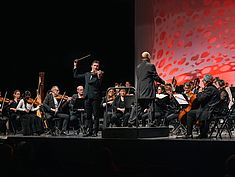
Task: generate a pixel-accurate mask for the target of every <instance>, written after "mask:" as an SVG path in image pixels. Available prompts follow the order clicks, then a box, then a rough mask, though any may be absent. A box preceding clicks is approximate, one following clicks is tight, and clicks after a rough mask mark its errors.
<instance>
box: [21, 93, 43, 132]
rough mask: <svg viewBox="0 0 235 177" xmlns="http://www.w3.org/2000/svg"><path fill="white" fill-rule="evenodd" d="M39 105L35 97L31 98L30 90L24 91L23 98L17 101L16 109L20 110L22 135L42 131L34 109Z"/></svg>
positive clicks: (39, 119) (40, 121) (40, 122)
mask: <svg viewBox="0 0 235 177" xmlns="http://www.w3.org/2000/svg"><path fill="white" fill-rule="evenodd" d="M38 109H40V105H39V104H38V103H37V101H36V100H35V99H32V98H31V92H30V91H25V92H24V96H23V98H22V99H21V100H20V102H19V103H18V105H17V107H16V110H17V111H20V114H21V124H22V129H23V135H24V136H25V135H40V134H41V133H43V125H42V120H41V118H40V117H38V116H37V115H36V111H37V110H38Z"/></svg>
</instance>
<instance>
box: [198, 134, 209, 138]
mask: <svg viewBox="0 0 235 177" xmlns="http://www.w3.org/2000/svg"><path fill="white" fill-rule="evenodd" d="M204 138H208V135H207V134H200V135H198V136H197V137H196V139H204Z"/></svg>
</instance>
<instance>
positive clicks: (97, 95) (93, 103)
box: [73, 68, 102, 136]
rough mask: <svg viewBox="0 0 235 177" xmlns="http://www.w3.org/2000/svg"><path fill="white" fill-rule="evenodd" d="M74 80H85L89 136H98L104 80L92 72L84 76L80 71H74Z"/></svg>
mask: <svg viewBox="0 0 235 177" xmlns="http://www.w3.org/2000/svg"><path fill="white" fill-rule="evenodd" d="M73 75H74V78H77V79H83V80H84V81H85V90H84V96H85V111H86V115H87V124H88V134H87V135H88V136H91V135H95V136H97V133H98V130H99V116H100V105H101V101H102V79H100V78H98V76H97V75H96V74H95V75H93V74H92V73H91V72H86V73H84V74H79V73H78V69H77V68H75V69H74V70H73ZM92 115H93V116H94V125H95V127H94V131H93V120H92Z"/></svg>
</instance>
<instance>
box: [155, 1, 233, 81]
mask: <svg viewBox="0 0 235 177" xmlns="http://www.w3.org/2000/svg"><path fill="white" fill-rule="evenodd" d="M234 9H235V0H223V1H222V0H198V1H196V0H187V1H179V0H170V1H166V0H157V1H154V7H153V10H154V11H153V14H154V40H153V50H152V56H153V57H152V58H153V60H152V63H154V64H155V65H156V68H157V71H158V74H159V75H160V76H161V77H162V78H163V79H164V80H166V81H168V82H171V80H172V78H173V77H174V76H175V78H176V79H177V82H178V84H183V83H184V82H186V81H189V80H192V79H194V78H196V77H199V78H202V77H203V76H204V75H205V74H212V75H213V76H215V77H219V78H221V79H224V80H225V81H226V82H228V83H229V84H233V85H235V10H234Z"/></svg>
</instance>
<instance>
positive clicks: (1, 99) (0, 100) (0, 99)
mask: <svg viewBox="0 0 235 177" xmlns="http://www.w3.org/2000/svg"><path fill="white" fill-rule="evenodd" d="M3 101H4V103H10V102H12V100H10V99H8V98H4V97H0V102H3Z"/></svg>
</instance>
